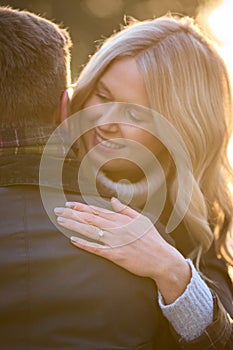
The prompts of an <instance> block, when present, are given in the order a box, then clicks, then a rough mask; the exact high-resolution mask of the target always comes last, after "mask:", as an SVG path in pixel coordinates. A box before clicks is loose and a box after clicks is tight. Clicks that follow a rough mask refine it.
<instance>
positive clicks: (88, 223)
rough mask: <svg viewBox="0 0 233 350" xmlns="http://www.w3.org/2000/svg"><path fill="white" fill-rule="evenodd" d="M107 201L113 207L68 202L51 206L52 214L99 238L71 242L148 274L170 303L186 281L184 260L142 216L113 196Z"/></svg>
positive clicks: (187, 280)
mask: <svg viewBox="0 0 233 350" xmlns="http://www.w3.org/2000/svg"><path fill="white" fill-rule="evenodd" d="M111 204H112V207H113V210H114V211H110V210H107V209H103V208H99V207H94V206H89V205H86V204H83V203H69V204H68V205H69V208H55V214H56V215H58V218H57V221H58V223H59V224H60V225H62V226H63V227H65V228H67V229H70V230H72V231H75V232H79V233H81V234H82V235H84V236H87V237H89V238H92V239H94V240H96V241H99V243H98V242H96V243H95V242H89V241H86V240H85V239H81V238H78V237H71V242H72V243H73V244H74V245H75V246H77V247H79V248H81V249H84V250H86V251H88V252H90V253H94V254H96V255H99V256H102V257H104V258H106V259H108V260H111V261H112V262H114V263H115V264H117V265H119V266H121V267H123V268H125V269H127V270H128V271H130V272H132V273H134V274H136V275H139V276H142V277H150V278H152V279H153V280H154V281H155V282H156V284H157V286H158V288H159V290H160V292H161V294H162V295H163V298H164V300H165V302H166V303H167V304H170V303H172V302H173V301H174V300H175V299H176V298H177V297H178V296H180V295H181V294H182V293H183V292H184V290H185V288H186V286H187V284H188V283H189V280H190V277H191V276H190V275H191V272H190V268H189V265H188V263H187V262H186V260H185V259H184V257H183V256H182V255H181V254H180V253H179V252H178V250H177V249H175V248H174V247H173V246H171V245H170V244H169V243H167V242H166V241H165V240H164V239H163V238H162V236H161V235H160V234H159V232H158V231H157V230H156V228H155V227H154V225H153V224H152V222H151V221H150V220H149V219H148V218H147V217H146V216H144V215H141V214H140V213H138V212H136V211H135V210H133V209H131V208H130V207H128V206H126V205H124V204H122V203H121V202H120V201H119V200H118V199H116V198H112V200H111ZM103 244H104V245H103Z"/></svg>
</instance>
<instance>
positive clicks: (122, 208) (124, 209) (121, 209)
mask: <svg viewBox="0 0 233 350" xmlns="http://www.w3.org/2000/svg"><path fill="white" fill-rule="evenodd" d="M111 205H112V208H113V210H114V211H115V212H117V213H121V214H124V215H127V216H129V217H130V218H136V217H138V215H140V214H139V213H138V212H137V211H136V210H134V209H132V208H130V207H128V206H127V205H126V204H123V203H121V202H120V201H119V199H117V198H115V197H112V198H111Z"/></svg>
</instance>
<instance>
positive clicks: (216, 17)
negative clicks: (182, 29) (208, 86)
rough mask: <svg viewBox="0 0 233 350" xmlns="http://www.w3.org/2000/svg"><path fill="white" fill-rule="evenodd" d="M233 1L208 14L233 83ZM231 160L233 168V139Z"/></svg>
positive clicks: (230, 149)
mask: <svg viewBox="0 0 233 350" xmlns="http://www.w3.org/2000/svg"><path fill="white" fill-rule="evenodd" d="M232 14H233V1H232V0H224V1H222V3H220V4H219V5H218V6H217V7H216V8H214V9H212V10H210V13H209V14H208V17H207V18H208V19H207V22H208V26H209V28H210V30H211V31H212V33H213V35H214V36H215V38H216V39H217V41H218V42H219V51H220V53H221V55H222V57H223V58H224V60H225V62H226V65H227V68H228V71H229V74H230V76H231V80H232V82H233V35H232V33H233V20H232ZM228 154H229V160H230V163H231V166H232V167H233V139H232V141H231V143H230V146H229V153H228Z"/></svg>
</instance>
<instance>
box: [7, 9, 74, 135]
mask: <svg viewBox="0 0 233 350" xmlns="http://www.w3.org/2000/svg"><path fill="white" fill-rule="evenodd" d="M70 47H71V39H70V36H69V33H68V32H67V30H66V29H62V28H60V27H59V26H58V25H57V24H55V23H53V22H51V21H49V20H47V19H44V18H42V17H40V16H38V15H35V14H33V13H30V12H28V11H20V10H15V9H12V8H10V7H0V123H1V124H0V125H1V127H2V128H3V127H12V126H19V125H20V126H24V125H41V124H49V123H51V119H52V115H53V112H54V110H55V109H56V107H57V105H58V104H59V100H60V98H61V95H62V93H63V92H64V90H65V89H66V88H67V85H68V83H69V76H70V71H69V70H70V52H69V50H70Z"/></svg>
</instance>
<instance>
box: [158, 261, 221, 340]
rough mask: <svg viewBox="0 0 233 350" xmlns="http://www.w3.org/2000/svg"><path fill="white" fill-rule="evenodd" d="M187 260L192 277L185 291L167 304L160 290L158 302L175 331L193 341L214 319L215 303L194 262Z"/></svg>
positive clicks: (185, 338)
mask: <svg viewBox="0 0 233 350" xmlns="http://www.w3.org/2000/svg"><path fill="white" fill-rule="evenodd" d="M186 261H187V262H188V263H189V265H190V267H191V271H192V278H191V281H190V283H189V284H188V286H187V288H186V290H185V291H184V293H183V294H182V295H181V296H180V297H179V298H177V299H176V300H175V301H174V303H172V304H169V305H165V304H164V303H163V297H162V295H161V294H160V292H159V293H158V296H159V298H158V302H159V306H160V308H161V310H162V312H163V315H164V316H165V317H166V318H167V319H168V321H169V322H170V323H171V325H172V326H173V328H174V329H175V331H176V332H177V333H178V334H179V335H180V336H181V337H182V338H183V339H184V340H185V341H191V340H193V339H195V338H197V337H199V336H200V335H201V334H202V333H203V331H204V330H205V328H206V327H207V326H208V325H209V324H210V323H211V322H212V321H213V308H214V305H213V298H212V294H211V292H210V290H209V288H208V286H207V285H206V283H205V282H204V281H203V279H202V278H201V277H200V275H199V273H198V272H197V270H196V269H195V267H194V265H193V262H192V261H191V260H190V259H187V260H186Z"/></svg>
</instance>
